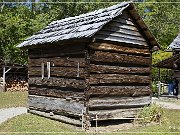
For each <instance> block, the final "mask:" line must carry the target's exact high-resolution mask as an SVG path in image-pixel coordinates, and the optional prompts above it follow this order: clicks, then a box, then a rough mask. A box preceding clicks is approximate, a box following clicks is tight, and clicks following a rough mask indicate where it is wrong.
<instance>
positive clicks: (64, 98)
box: [18, 2, 159, 125]
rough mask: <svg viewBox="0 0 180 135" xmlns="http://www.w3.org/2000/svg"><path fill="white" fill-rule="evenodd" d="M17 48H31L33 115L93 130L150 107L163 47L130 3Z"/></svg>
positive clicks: (62, 24)
mask: <svg viewBox="0 0 180 135" xmlns="http://www.w3.org/2000/svg"><path fill="white" fill-rule="evenodd" d="M18 47H21V48H25V49H28V57H29V60H28V75H29V81H28V82H29V101H28V108H29V112H31V113H34V114H37V115H41V116H45V117H49V118H51V119H56V120H60V121H63V122H66V123H71V124H75V125H81V124H83V123H84V125H88V123H90V122H92V121H94V120H95V117H96V118H98V120H112V119H121V118H132V117H134V116H135V115H136V114H137V111H138V110H139V109H141V108H142V107H144V106H145V105H149V104H151V93H152V92H151V61H152V57H151V53H152V51H153V50H156V49H158V48H159V45H158V43H157V41H156V39H155V38H154V36H153V35H152V34H151V32H150V31H149V29H148V27H147V26H146V24H145V23H144V21H143V20H142V18H141V17H140V16H139V15H138V13H137V11H136V9H135V7H134V5H133V3H131V2H122V3H120V4H117V5H114V6H111V7H108V8H104V9H100V10H96V11H94V12H90V13H86V14H82V15H79V16H75V17H69V18H65V19H62V20H57V21H53V22H52V23H50V24H49V25H48V26H47V27H45V28H44V29H42V30H41V31H39V32H37V33H36V34H35V35H33V36H31V37H29V38H28V39H26V40H25V41H24V42H23V43H21V44H19V45H18ZM82 116H83V117H82Z"/></svg>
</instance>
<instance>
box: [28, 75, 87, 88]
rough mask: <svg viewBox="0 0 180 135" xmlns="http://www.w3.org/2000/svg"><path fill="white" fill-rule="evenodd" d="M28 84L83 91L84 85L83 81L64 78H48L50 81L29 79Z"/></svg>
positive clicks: (38, 78)
mask: <svg viewBox="0 0 180 135" xmlns="http://www.w3.org/2000/svg"><path fill="white" fill-rule="evenodd" d="M28 83H29V84H30V85H31V84H35V85H40V86H41V85H47V86H59V87H68V88H77V89H85V88H86V83H85V80H77V79H66V78H56V77H50V79H47V78H44V79H41V77H30V78H29V80H28Z"/></svg>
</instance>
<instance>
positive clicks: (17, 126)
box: [0, 114, 78, 135]
mask: <svg viewBox="0 0 180 135" xmlns="http://www.w3.org/2000/svg"><path fill="white" fill-rule="evenodd" d="M74 131H78V130H77V129H75V126H72V125H69V124H64V123H61V122H58V121H55V120H50V119H47V118H44V117H40V116H36V115H32V114H23V115H20V116H17V117H14V118H12V119H10V120H9V121H7V122H5V123H3V124H1V125H0V132H1V133H2V132H22V133H21V134H25V132H40V133H39V134H42V133H43V132H44V134H50V133H48V132H59V133H57V134H62V132H66V133H63V134H69V132H74ZM5 134H14V133H5ZM17 134H20V133H17ZM29 134H33V135H37V134H38V133H28V135H29ZM54 134H56V133H53V135H54Z"/></svg>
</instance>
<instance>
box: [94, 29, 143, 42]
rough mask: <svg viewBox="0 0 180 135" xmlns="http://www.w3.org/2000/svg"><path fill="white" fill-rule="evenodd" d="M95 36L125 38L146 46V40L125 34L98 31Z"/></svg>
mask: <svg viewBox="0 0 180 135" xmlns="http://www.w3.org/2000/svg"><path fill="white" fill-rule="evenodd" d="M96 34H97V35H104V36H114V37H119V38H125V39H128V40H134V42H138V43H142V44H146V40H145V39H144V38H143V37H139V36H134V35H129V34H127V33H121V32H117V31H116V32H112V31H108V30H100V31H99V32H97V33H96Z"/></svg>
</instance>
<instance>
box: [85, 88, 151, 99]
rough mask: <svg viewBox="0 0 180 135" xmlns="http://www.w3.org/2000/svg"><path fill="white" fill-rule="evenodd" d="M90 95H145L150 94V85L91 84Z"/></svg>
mask: <svg viewBox="0 0 180 135" xmlns="http://www.w3.org/2000/svg"><path fill="white" fill-rule="evenodd" d="M88 92H89V95H90V97H107V96H127V97H128V96H132V97H135V96H144V95H150V94H151V93H152V92H151V89H150V87H149V86H91V88H90V90H89V91H88Z"/></svg>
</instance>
